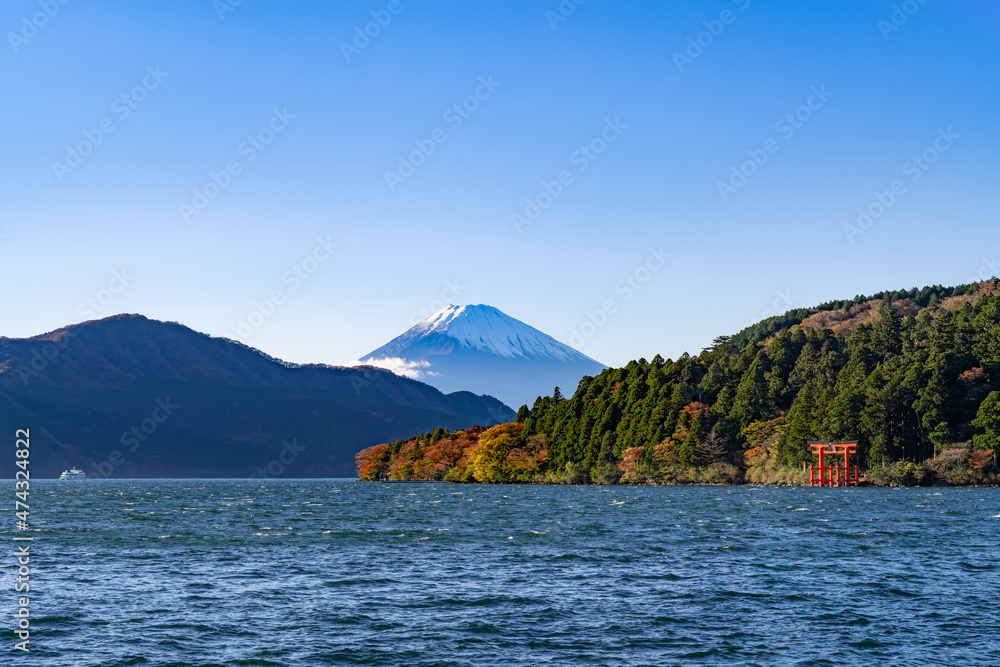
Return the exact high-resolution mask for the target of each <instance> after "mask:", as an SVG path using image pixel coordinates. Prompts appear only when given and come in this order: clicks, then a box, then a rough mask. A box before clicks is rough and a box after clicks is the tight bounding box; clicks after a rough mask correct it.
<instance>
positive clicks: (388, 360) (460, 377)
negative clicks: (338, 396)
mask: <svg viewBox="0 0 1000 667" xmlns="http://www.w3.org/2000/svg"><path fill="white" fill-rule="evenodd" d="M361 363H365V364H371V365H374V366H382V367H384V368H388V369H390V370H393V371H395V372H397V373H400V374H403V375H408V376H410V377H414V378H417V379H419V380H422V381H424V382H426V383H428V384H430V385H433V386H435V387H437V388H438V389H440V390H442V391H459V390H466V391H472V392H474V393H477V394H489V395H491V396H494V397H496V398H499V399H500V400H501V401H503V402H504V403H506V404H507V405H510V406H512V407H514V408H516V407H517V406H519V405H522V404H525V403H526V404H528V405H531V404H532V403H533V402H534V400H535V398H536V397H538V396H542V395H548V394H550V393H551V392H552V389H553V388H554V387H556V386H559V387H560V388H561V389H562V390H563V391H564V393H567V394H571V393H572V392H573V390H575V389H576V385H577V384H578V383H579V381H580V378H582V377H583V376H584V375H596V374H597V373H600V372H601V371H602V370H603V369H604V368H606V366H604V365H603V364H601V363H599V362H597V361H594V360H593V359H591V358H590V357H588V356H586V355H584V354H581V353H580V352H577V351H576V350H574V349H573V348H571V347H569V346H568V345H564V344H563V343H560V342H559V341H557V340H556V339H554V338H552V337H551V336H549V335H547V334H544V333H542V332H541V331H539V330H538V329H535V328H534V327H531V326H529V325H527V324H525V323H524V322H521V321H520V320H517V319H514V318H513V317H510V316H509V315H506V314H504V313H503V312H501V311H499V310H497V309H496V308H494V307H492V306H487V305H483V304H479V305H476V306H454V305H452V306H448V307H446V308H443V309H442V310H440V311H438V312H436V313H434V314H433V315H431V316H430V317H428V318H427V319H426V320H424V321H423V322H420V323H419V324H417V325H415V326H414V327H412V328H411V329H410V330H408V331H407V332H406V333H404V334H402V335H401V336H398V337H397V338H394V339H393V340H391V341H389V342H388V343H386V344H385V345H383V346H382V347H380V348H378V349H377V350H374V351H372V352H371V353H369V354H367V355H365V356H364V357H363V358H362V360H361Z"/></svg>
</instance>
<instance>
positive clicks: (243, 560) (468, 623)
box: [0, 480, 1000, 667]
mask: <svg viewBox="0 0 1000 667" xmlns="http://www.w3.org/2000/svg"><path fill="white" fill-rule="evenodd" d="M2 488H3V490H4V492H5V493H7V494H8V498H9V502H7V501H4V502H3V507H4V511H2V512H0V521H2V522H3V523H2V525H0V527H2V528H3V531H2V536H3V539H4V540H5V541H6V546H5V548H4V552H5V553H4V559H5V560H4V563H3V565H4V571H5V572H6V573H7V582H6V583H5V585H4V586H3V591H4V592H3V593H0V595H2V599H0V608H2V609H3V612H4V613H3V617H4V619H6V620H4V621H3V622H2V623H3V628H2V629H3V633H2V635H0V636H3V637H4V641H5V642H7V643H8V646H4V647H2V653H0V655H5V656H7V657H6V658H3V659H2V660H0V664H18V665H52V666H58V667H65V666H67V665H73V666H85V665H102V666H109V665H147V666H157V667H158V666H161V665H198V666H205V665H275V666H281V667H297V666H300V665H301V666H309V667H312V666H314V665H351V664H364V665H408V666H409V665H676V664H692V665H695V664H696V665H768V666H770V665H876V664H877V665H907V666H910V665H962V666H967V665H1000V634H998V633H1000V564H998V560H1000V545H998V542H1000V490H998V489H950V488H948V489H927V488H922V489H871V488H859V489H808V488H759V487H600V486H573V487H555V486H466V485H447V484H371V483H359V482H354V481H344V480H301V481H298V480H288V481H113V480H88V481H86V482H76V483H71V482H56V481H50V482H33V483H32V488H31V516H30V518H31V522H32V524H33V525H34V526H35V528H36V531H35V532H33V533H31V534H32V535H34V537H35V540H34V541H33V542H32V543H31V550H32V563H31V564H32V573H31V578H32V591H31V609H32V617H31V620H32V627H33V634H32V636H31V644H30V646H31V648H32V651H31V653H30V654H29V655H23V654H20V653H19V652H15V651H14V650H13V643H14V641H15V640H14V639H13V634H12V633H11V632H10V630H12V629H13V626H14V620H13V618H12V615H13V613H14V611H15V609H16V600H17V596H16V594H15V593H14V592H13V590H12V588H13V579H14V576H15V575H16V573H15V569H16V565H15V557H14V556H13V547H12V546H11V545H13V544H14V543H13V542H11V538H12V537H13V536H14V535H15V534H22V535H23V534H24V533H15V532H14V530H13V529H14V521H15V519H14V516H13V504H14V502H13V500H14V490H13V482H6V483H4V484H3V485H2Z"/></svg>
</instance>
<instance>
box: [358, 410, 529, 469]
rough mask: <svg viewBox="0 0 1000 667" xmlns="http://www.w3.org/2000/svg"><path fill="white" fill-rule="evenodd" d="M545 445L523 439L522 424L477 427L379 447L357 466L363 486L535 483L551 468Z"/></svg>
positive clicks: (363, 455)
mask: <svg viewBox="0 0 1000 667" xmlns="http://www.w3.org/2000/svg"><path fill="white" fill-rule="evenodd" d="M546 443H547V440H546V438H545V436H533V437H531V438H525V437H524V425H523V424H499V425H497V426H494V427H492V428H489V429H486V430H483V429H482V428H480V427H478V426H477V427H473V428H471V429H468V430H466V431H455V432H454V433H443V434H442V433H435V434H432V435H431V436H426V437H421V438H414V439H412V440H408V441H407V442H403V443H393V444H392V445H375V446H374V447H369V448H368V449H365V450H362V451H361V452H358V454H357V456H356V457H355V461H356V462H357V469H358V477H359V478H360V479H362V480H386V479H387V480H439V481H448V482H500V483H502V482H537V481H543V479H542V478H543V476H544V472H545V470H544V469H545V464H546V463H547V462H548V451H547V448H546Z"/></svg>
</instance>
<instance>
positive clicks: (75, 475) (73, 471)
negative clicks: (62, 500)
mask: <svg viewBox="0 0 1000 667" xmlns="http://www.w3.org/2000/svg"><path fill="white" fill-rule="evenodd" d="M59 479H87V473H85V472H83V471H82V470H79V469H77V468H70V469H69V470H64V471H63V474H61V475H59Z"/></svg>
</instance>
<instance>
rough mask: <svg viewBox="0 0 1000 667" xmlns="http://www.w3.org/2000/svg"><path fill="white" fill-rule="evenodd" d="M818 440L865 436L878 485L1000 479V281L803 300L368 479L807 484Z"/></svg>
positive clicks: (393, 460) (368, 470) (386, 465)
mask: <svg viewBox="0 0 1000 667" xmlns="http://www.w3.org/2000/svg"><path fill="white" fill-rule="evenodd" d="M810 440H821V441H845V440H857V441H858V443H859V446H858V458H859V464H860V465H861V467H862V470H867V475H866V478H867V479H868V481H870V482H873V483H877V484H929V483H947V484H996V483H998V481H1000V476H998V469H997V452H1000V289H998V286H997V282H996V281H995V280H994V281H988V282H984V283H978V284H970V285H962V286H959V287H953V288H945V287H940V286H934V287H925V288H923V289H912V290H901V291H895V292H884V293H881V294H877V295H874V296H870V297H862V296H858V297H855V298H854V299H852V300H849V301H839V302H831V303H826V304H823V305H821V306H819V307H817V308H813V309H798V310H793V311H790V312H788V313H785V314H784V315H781V316H777V317H772V318H769V319H766V320H763V321H761V322H759V323H757V324H756V325H754V326H751V327H749V328H747V329H745V330H743V331H741V332H740V333H738V334H736V335H735V336H722V337H719V338H717V339H716V340H715V341H713V344H712V346H711V347H709V348H707V349H705V350H703V351H702V352H701V354H699V355H698V356H690V355H687V354H685V355H683V356H681V357H680V358H679V359H676V360H671V359H663V358H662V357H660V356H659V355H657V356H656V357H654V358H653V359H652V360H650V361H646V360H645V359H639V360H638V361H632V362H630V363H629V364H628V365H626V366H625V367H624V368H613V369H608V370H606V371H604V372H603V373H601V374H600V375H598V376H596V377H584V378H583V379H582V380H581V381H580V383H579V386H578V387H577V389H576V391H575V392H574V393H573V395H572V396H569V397H566V396H563V395H562V393H561V392H560V390H559V388H556V389H555V391H554V392H553V393H552V395H551V396H545V397H539V398H538V399H537V400H536V401H535V402H534V405H532V406H531V407H530V408H529V407H528V406H522V407H521V409H520V410H519V411H518V413H517V418H516V422H515V423H511V424H501V425H499V426H494V427H492V428H490V429H486V430H484V429H480V428H473V429H468V430H465V431H455V432H447V431H444V430H441V429H438V430H436V431H434V432H433V433H427V434H423V435H420V436H418V437H415V438H412V439H410V440H407V441H396V442H392V443H390V444H383V445H377V446H375V447H370V448H368V449H366V450H364V451H362V452H360V453H359V454H358V455H357V463H358V476H359V477H360V478H361V479H363V480H378V479H389V480H445V481H455V482H547V483H588V482H593V483H602V484H613V483H630V484H637V483H641V484H646V483H652V484H671V483H745V482H747V483H793V484H794V483H803V482H806V481H807V479H808V473H807V472H806V469H807V466H808V465H809V464H810V462H811V459H812V454H811V451H810V449H809V447H808V442H809V441H810Z"/></svg>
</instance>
